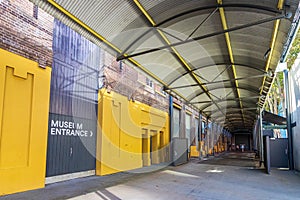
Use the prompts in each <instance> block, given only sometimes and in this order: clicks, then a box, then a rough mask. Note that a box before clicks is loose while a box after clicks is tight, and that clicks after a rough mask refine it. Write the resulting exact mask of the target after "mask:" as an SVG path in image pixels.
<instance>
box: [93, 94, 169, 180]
mask: <svg viewBox="0 0 300 200" xmlns="http://www.w3.org/2000/svg"><path fill="white" fill-rule="evenodd" d="M98 109H99V110H98V116H99V128H98V137H97V138H98V139H97V166H96V174H97V175H106V174H112V173H116V172H120V171H126V170H131V169H136V168H141V167H143V165H144V166H149V165H151V163H152V164H156V163H160V162H164V161H167V160H166V157H167V156H166V155H165V154H166V152H165V148H163V147H165V146H167V145H168V144H169V116H168V114H167V113H166V112H162V111H160V110H158V109H155V108H151V107H150V106H148V105H145V104H143V103H140V102H132V101H128V99H127V97H125V96H122V95H120V94H117V93H114V92H110V93H108V92H107V91H106V90H105V89H103V90H101V91H99V106H98ZM150 138H152V143H151V144H152V146H151V147H150ZM143 144H144V146H143ZM150 148H152V149H153V152H152V154H151V153H150ZM143 152H144V154H143ZM150 155H151V156H152V160H150Z"/></svg>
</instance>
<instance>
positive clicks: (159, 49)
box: [117, 13, 290, 61]
mask: <svg viewBox="0 0 300 200" xmlns="http://www.w3.org/2000/svg"><path fill="white" fill-rule="evenodd" d="M287 17H290V16H289V15H286V14H285V13H284V14H281V15H278V16H275V17H269V18H266V19H262V20H258V21H256V22H251V23H247V24H244V25H240V26H236V27H233V28H229V29H226V30H223V31H218V32H215V33H209V34H205V35H202V36H199V37H195V38H191V39H188V40H185V41H181V42H175V43H173V44H168V45H164V46H161V47H157V48H153V49H149V50H146V51H141V52H138V53H134V54H128V55H124V54H122V55H119V56H118V57H117V61H120V60H124V59H129V58H133V57H136V56H141V55H145V54H148V53H153V52H156V51H161V50H164V49H170V48H171V47H176V46H179V45H183V44H188V43H191V42H195V41H198V40H203V39H206V38H210V37H214V36H217V35H222V34H225V33H229V32H232V31H237V30H241V29H245V28H248V27H252V26H256V25H260V24H264V23H267V22H271V21H275V20H279V19H284V18H287Z"/></svg>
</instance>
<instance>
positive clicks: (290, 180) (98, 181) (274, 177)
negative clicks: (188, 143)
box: [0, 153, 300, 200]
mask: <svg viewBox="0 0 300 200" xmlns="http://www.w3.org/2000/svg"><path fill="white" fill-rule="evenodd" d="M257 164H258V163H257V161H255V160H254V157H253V154H250V153H227V154H224V155H222V156H219V157H216V158H211V159H208V160H203V161H199V160H198V159H192V160H191V161H190V162H189V163H188V164H185V165H181V166H178V167H171V166H169V167H166V168H164V169H159V168H160V166H155V167H151V168H146V170H150V171H151V170H152V169H159V170H158V171H154V172H153V171H151V172H148V173H139V172H141V170H136V171H132V172H126V173H118V174H114V175H109V176H103V177H96V176H92V177H87V178H80V179H75V180H71V181H65V182H62V183H55V184H50V185H47V186H46V188H44V189H39V190H34V191H29V192H24V193H18V194H14V195H9V196H4V197H0V200H4V199H5V200H15V199H16V200H17V199H18V200H21V199H22V200H24V199H25V200H26V199H28V200H29V199H30V200H40V199H41V200H48V199H49V200H50V199H72V200H80V199H85V200H86V199H87V200H88V199H91V200H101V199H105V200H108V199H109V200H118V199H138V200H141V199H142V200H147V199H151V200H152V199H156V200H158V199H172V200H175V199H178V200H183V199H206V200H217V199H220V200H221V199H222V200H226V199H230V200H234V199H237V200H240V199H255V200H257V199H272V200H274V199H278V200H279V199H280V200H284V199H286V200H291V199H300V175H299V173H297V172H293V171H286V170H279V169H272V171H271V174H270V175H267V174H265V173H264V170H263V169H260V168H258V165H257Z"/></svg>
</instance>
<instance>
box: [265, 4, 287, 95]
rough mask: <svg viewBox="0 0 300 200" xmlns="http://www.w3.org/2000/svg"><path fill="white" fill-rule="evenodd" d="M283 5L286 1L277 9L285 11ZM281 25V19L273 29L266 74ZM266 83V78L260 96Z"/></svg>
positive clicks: (278, 5)
mask: <svg viewBox="0 0 300 200" xmlns="http://www.w3.org/2000/svg"><path fill="white" fill-rule="evenodd" d="M283 3H284V0H279V1H278V4H277V8H278V9H279V10H282V9H283ZM279 24H280V19H278V20H276V21H275V23H274V28H273V33H272V39H271V44H270V48H271V51H270V54H269V57H268V60H267V63H266V67H265V71H266V72H267V71H268V70H269V68H270V64H271V59H272V55H273V52H274V47H275V42H276V38H277V35H278V30H279ZM265 81H266V77H264V79H263V82H262V87H261V90H260V94H262V92H263V88H264V85H265ZM270 87H272V86H270Z"/></svg>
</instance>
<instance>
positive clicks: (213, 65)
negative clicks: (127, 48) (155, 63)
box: [166, 62, 266, 85]
mask: <svg viewBox="0 0 300 200" xmlns="http://www.w3.org/2000/svg"><path fill="white" fill-rule="evenodd" d="M221 65H226V66H231V65H235V66H239V67H246V68H250V69H255V70H256V71H259V72H261V73H266V72H265V70H262V69H260V68H259V67H256V66H250V65H245V64H241V63H230V62H229V63H215V64H208V65H203V66H199V67H195V68H193V69H192V70H191V71H192V72H194V71H197V70H200V69H201V70H203V69H204V68H207V67H215V66H221ZM189 73H190V72H185V73H183V74H181V75H180V76H178V77H176V78H174V79H172V80H171V81H170V82H169V85H172V84H173V83H174V82H175V81H177V80H178V79H180V78H182V77H184V76H185V75H187V74H189ZM195 74H196V73H195ZM166 79H168V77H166Z"/></svg>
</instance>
